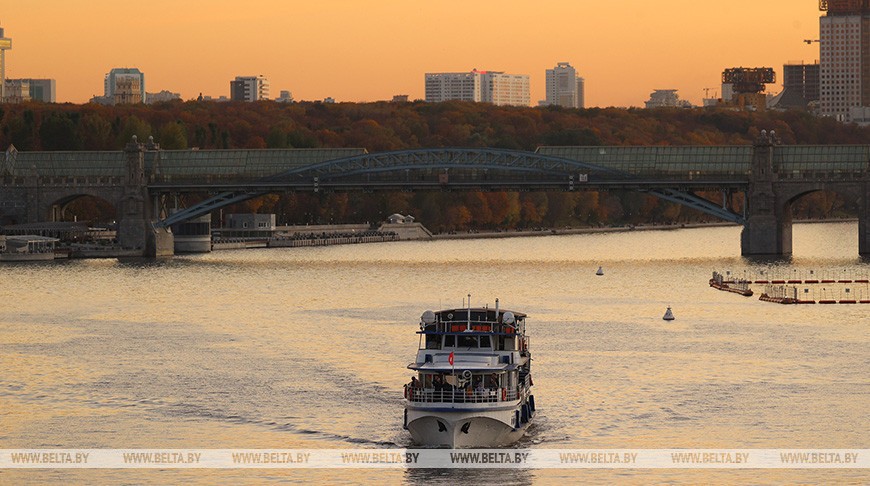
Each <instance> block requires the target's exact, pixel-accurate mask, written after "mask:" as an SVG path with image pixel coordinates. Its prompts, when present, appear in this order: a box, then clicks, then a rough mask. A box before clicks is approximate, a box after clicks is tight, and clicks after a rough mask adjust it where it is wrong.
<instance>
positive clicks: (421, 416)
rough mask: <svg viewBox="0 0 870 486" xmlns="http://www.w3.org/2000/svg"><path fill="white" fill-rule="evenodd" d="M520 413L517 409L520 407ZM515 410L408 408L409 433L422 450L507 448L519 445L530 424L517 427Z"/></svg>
mask: <svg viewBox="0 0 870 486" xmlns="http://www.w3.org/2000/svg"><path fill="white" fill-rule="evenodd" d="M517 409H518V407H517ZM515 410H516V409H509V410H497V411H488V410H468V411H456V412H452V411H437V412H436V411H430V410H425V409H414V408H410V407H409V408H408V409H407V413H408V423H407V427H408V431H409V432H410V433H411V438H413V440H414V442H416V443H417V444H419V445H422V446H430V447H452V448H457V449H459V448H489V447H504V446H508V445H511V444H513V443H514V442H516V441H518V440H519V439H520V438H521V437H522V436H523V434H525V432H526V429H527V428H528V426H529V422H526V423H524V424H520V426H519V427H514V425H513V422H514V421H515V417H516V414H515Z"/></svg>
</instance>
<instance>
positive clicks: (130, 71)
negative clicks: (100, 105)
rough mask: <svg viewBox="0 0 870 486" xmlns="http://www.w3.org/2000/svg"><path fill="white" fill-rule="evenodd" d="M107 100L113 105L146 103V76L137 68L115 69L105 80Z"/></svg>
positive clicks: (104, 88)
mask: <svg viewBox="0 0 870 486" xmlns="http://www.w3.org/2000/svg"><path fill="white" fill-rule="evenodd" d="M103 91H104V95H105V97H106V99H107V100H108V101H109V102H110V103H113V104H116V105H119V104H130V103H144V102H145V74H143V73H142V71H140V70H138V69H136V68H114V69H112V70H111V71H109V72H108V74H106V77H105V79H104V80H103Z"/></svg>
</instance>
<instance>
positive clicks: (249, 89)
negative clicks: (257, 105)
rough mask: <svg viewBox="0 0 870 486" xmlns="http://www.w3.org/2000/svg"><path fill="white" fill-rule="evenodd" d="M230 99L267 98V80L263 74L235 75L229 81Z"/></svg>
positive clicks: (253, 99)
mask: <svg viewBox="0 0 870 486" xmlns="http://www.w3.org/2000/svg"><path fill="white" fill-rule="evenodd" d="M230 99H231V100H233V101H259V100H268V99H269V80H268V79H266V78H265V77H264V76H236V79H235V80H233V81H230Z"/></svg>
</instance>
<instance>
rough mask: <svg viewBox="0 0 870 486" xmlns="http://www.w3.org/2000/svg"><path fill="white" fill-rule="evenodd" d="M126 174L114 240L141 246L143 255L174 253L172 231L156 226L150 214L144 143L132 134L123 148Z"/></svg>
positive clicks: (123, 244) (124, 244)
mask: <svg viewBox="0 0 870 486" xmlns="http://www.w3.org/2000/svg"><path fill="white" fill-rule="evenodd" d="M124 154H125V155H126V158H127V177H126V183H125V186H124V196H123V197H122V198H121V205H120V206H121V207H120V212H119V214H120V219H119V221H118V243H119V244H120V245H121V246H122V247H124V248H131V249H141V250H142V254H143V256H150V257H159V256H172V255H173V254H174V246H175V245H174V241H173V235H172V232H171V231H169V230H168V229H167V228H157V227H156V225H155V224H154V218H153V217H152V215H151V204H146V202H149V203H150V201H149V198H148V186H147V184H146V182H145V146H144V145H142V144H140V143H138V142H137V140H136V137H135V136H134V137H133V140H132V141H131V142H130V143H128V144H127V146H126V147H125V148H124Z"/></svg>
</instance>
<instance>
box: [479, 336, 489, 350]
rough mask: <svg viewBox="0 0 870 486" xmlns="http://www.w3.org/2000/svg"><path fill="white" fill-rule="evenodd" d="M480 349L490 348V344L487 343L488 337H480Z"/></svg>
mask: <svg viewBox="0 0 870 486" xmlns="http://www.w3.org/2000/svg"><path fill="white" fill-rule="evenodd" d="M480 347H481V348H491V347H492V344H491V343H490V342H489V336H480Z"/></svg>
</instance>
